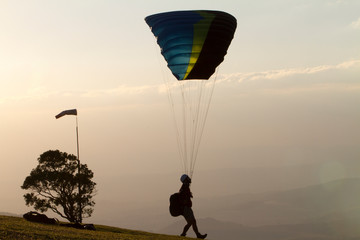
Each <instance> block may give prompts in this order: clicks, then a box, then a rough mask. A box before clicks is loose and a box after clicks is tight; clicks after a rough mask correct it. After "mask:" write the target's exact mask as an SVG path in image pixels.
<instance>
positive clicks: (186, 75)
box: [145, 10, 237, 177]
mask: <svg viewBox="0 0 360 240" xmlns="http://www.w3.org/2000/svg"><path fill="white" fill-rule="evenodd" d="M145 21H146V23H147V24H148V25H149V27H150V29H151V31H152V33H153V34H154V36H155V37H156V39H157V43H158V45H159V46H160V48H161V54H162V55H163V57H164V58H165V60H166V62H167V66H168V68H169V69H170V70H171V73H172V75H173V76H174V77H175V78H176V79H177V80H178V81H174V79H173V77H172V79H171V80H170V81H168V82H166V84H165V85H166V88H167V91H168V96H169V101H170V105H171V109H172V112H173V116H174V121H175V126H176V135H177V142H178V149H179V153H180V158H181V162H182V165H183V173H186V174H187V175H188V176H189V177H192V175H193V172H194V167H195V162H196V159H197V155H198V149H199V146H200V142H201V137H202V134H203V129H204V126H205V122H206V117H207V113H208V110H209V105H210V101H211V97H212V94H213V90H214V84H215V81H216V76H213V75H214V73H215V71H216V69H217V67H218V66H219V64H220V63H221V62H223V60H224V56H225V55H226V53H227V50H228V48H229V45H230V43H231V41H232V39H233V37H234V33H235V29H236V26H237V22H236V19H235V18H234V17H233V16H232V15H230V14H228V13H225V12H221V11H210V10H194V11H193V10H190V11H173V12H165V13H158V14H154V15H150V16H148V17H146V18H145ZM215 75H216V74H215ZM212 76H213V77H212ZM165 80H167V79H165ZM176 94H179V99H180V100H179V101H180V104H179V105H176V104H177V103H178V102H177V100H176V99H175V97H176ZM177 107H178V108H179V112H178V111H177Z"/></svg>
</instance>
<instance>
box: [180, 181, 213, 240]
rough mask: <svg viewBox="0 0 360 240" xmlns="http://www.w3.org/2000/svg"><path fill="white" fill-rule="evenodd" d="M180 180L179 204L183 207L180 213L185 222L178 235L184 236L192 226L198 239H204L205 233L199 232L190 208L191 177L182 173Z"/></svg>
mask: <svg viewBox="0 0 360 240" xmlns="http://www.w3.org/2000/svg"><path fill="white" fill-rule="evenodd" d="M180 181H181V182H182V186H181V188H180V190H179V193H180V199H181V204H182V206H183V207H184V210H183V214H182V215H183V216H184V218H185V220H186V222H187V224H186V225H185V227H184V230H183V232H182V233H181V235H180V236H186V233H187V231H188V230H189V228H190V227H191V226H192V227H193V230H194V232H195V233H196V237H197V238H200V239H205V238H206V237H207V234H204V235H202V234H201V233H200V232H199V230H198V227H197V225H196V219H195V216H194V213H193V211H192V208H191V207H192V201H191V198H192V197H193V195H192V193H191V191H190V184H191V178H190V177H189V176H188V175H186V174H183V175H182V176H181V178H180Z"/></svg>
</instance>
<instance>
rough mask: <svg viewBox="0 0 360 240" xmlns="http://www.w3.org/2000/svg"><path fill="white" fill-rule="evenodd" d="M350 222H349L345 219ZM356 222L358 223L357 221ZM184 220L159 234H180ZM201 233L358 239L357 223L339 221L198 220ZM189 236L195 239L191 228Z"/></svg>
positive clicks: (230, 238)
mask: <svg viewBox="0 0 360 240" xmlns="http://www.w3.org/2000/svg"><path fill="white" fill-rule="evenodd" d="M348 220H349V219H348ZM357 220H360V218H358V219H357ZM184 224H185V221H181V220H179V221H178V222H176V223H174V224H171V225H169V226H168V227H166V228H164V229H161V230H160V233H164V234H171V235H179V234H180V233H181V231H182V229H183V227H184ZM198 226H199V229H200V231H201V233H207V234H208V238H207V239H209V240H220V239H221V240H238V239H241V240H357V239H360V229H359V221H354V219H352V220H351V221H347V220H341V221H340V220H339V221H332V222H322V223H307V224H282V225H272V226H261V227H246V226H243V225H240V224H236V223H231V222H222V221H218V220H215V219H212V218H206V219H199V220H198ZM188 236H189V237H195V234H194V232H193V230H192V229H189V231H188Z"/></svg>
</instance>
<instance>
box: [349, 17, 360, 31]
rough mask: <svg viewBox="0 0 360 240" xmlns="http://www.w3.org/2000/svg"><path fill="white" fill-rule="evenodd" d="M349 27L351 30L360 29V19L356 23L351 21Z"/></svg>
mask: <svg viewBox="0 0 360 240" xmlns="http://www.w3.org/2000/svg"><path fill="white" fill-rule="evenodd" d="M350 27H351V28H353V29H360V17H359V18H358V19H357V20H356V21H353V22H352V23H351V24H350Z"/></svg>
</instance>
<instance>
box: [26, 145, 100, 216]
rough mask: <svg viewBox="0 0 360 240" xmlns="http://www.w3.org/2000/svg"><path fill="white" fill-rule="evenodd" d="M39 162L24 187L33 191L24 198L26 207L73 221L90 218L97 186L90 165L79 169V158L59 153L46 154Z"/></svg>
mask: <svg viewBox="0 0 360 240" xmlns="http://www.w3.org/2000/svg"><path fill="white" fill-rule="evenodd" d="M38 162H39V164H38V165H37V167H36V168H34V169H33V170H32V171H31V172H30V175H29V176H27V177H26V178H25V181H24V183H23V185H22V186H21V188H22V189H24V190H28V191H29V192H28V193H26V194H25V195H24V199H25V202H26V205H27V206H33V207H34V208H35V210H39V211H41V212H45V211H47V210H48V209H50V210H52V211H53V212H55V213H56V214H58V215H59V216H61V217H62V218H65V219H67V220H69V221H70V222H77V223H81V222H82V219H83V218H86V217H90V216H91V214H92V213H93V210H94V209H93V207H94V205H95V202H94V201H93V196H94V195H95V186H96V183H95V182H93V181H92V178H93V176H94V173H93V172H92V171H91V170H90V169H88V167H87V165H86V164H80V166H79V161H78V159H77V157H76V156H74V155H72V154H68V153H66V152H60V151H59V150H49V151H47V152H44V153H43V154H41V155H40V157H39V158H38ZM79 170H80V172H78V171H79ZM79 213H80V214H79Z"/></svg>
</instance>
